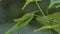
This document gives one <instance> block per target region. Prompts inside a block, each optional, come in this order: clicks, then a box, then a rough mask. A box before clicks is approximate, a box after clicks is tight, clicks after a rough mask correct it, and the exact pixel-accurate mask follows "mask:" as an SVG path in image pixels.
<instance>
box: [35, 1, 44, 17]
mask: <svg viewBox="0 0 60 34" xmlns="http://www.w3.org/2000/svg"><path fill="white" fill-rule="evenodd" d="M35 3H36V5H37V7H38V8H39V10H40V11H41V13H42V15H43V16H45V14H44V12H43V10H42V9H41V7H40V6H39V4H38V2H37V0H36V2H35Z"/></svg>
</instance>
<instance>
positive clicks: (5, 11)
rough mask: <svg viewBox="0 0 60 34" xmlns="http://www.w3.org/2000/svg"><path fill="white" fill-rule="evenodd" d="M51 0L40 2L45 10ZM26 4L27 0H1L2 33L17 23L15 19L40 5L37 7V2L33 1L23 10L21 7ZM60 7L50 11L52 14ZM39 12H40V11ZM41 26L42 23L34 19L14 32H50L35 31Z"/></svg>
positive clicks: (27, 33)
mask: <svg viewBox="0 0 60 34" xmlns="http://www.w3.org/2000/svg"><path fill="white" fill-rule="evenodd" d="M49 2H50V1H49V0H44V1H42V2H38V3H39V5H40V6H41V8H42V9H43V10H44V12H45V10H46V8H47V6H48V5H49ZM24 4H25V0H2V1H0V34H4V33H5V32H6V31H8V30H9V29H10V28H11V27H12V26H13V25H15V24H16V23H15V22H14V21H13V20H14V19H16V18H19V17H21V16H22V15H24V14H25V13H28V12H31V11H34V10H37V9H38V7H36V4H35V2H32V3H30V4H29V5H28V6H27V7H26V8H25V10H24V11H21V8H22V7H23V5H24ZM59 9H60V8H58V9H53V10H51V11H50V12H49V13H50V14H52V13H54V11H57V10H59ZM37 14H40V12H38V13H37ZM40 26H42V25H41V24H39V23H37V21H35V19H33V21H32V22H31V23H30V24H29V25H27V26H25V27H23V28H21V29H19V30H16V31H14V32H13V33H12V34H42V33H44V34H49V30H45V31H39V32H33V30H35V29H37V28H38V27H40ZM52 32H54V33H53V34H57V32H55V31H54V30H52Z"/></svg>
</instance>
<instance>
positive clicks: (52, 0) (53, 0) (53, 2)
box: [49, 0, 60, 9]
mask: <svg viewBox="0 0 60 34" xmlns="http://www.w3.org/2000/svg"><path fill="white" fill-rule="evenodd" d="M57 4H58V5H57ZM59 5H60V0H50V5H49V9H50V8H58V7H57V6H59ZM59 7H60V6H59Z"/></svg>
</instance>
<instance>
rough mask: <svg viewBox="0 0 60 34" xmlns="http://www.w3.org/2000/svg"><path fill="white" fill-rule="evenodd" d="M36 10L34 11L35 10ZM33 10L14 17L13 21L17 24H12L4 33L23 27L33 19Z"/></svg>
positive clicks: (8, 33) (9, 33)
mask: <svg viewBox="0 0 60 34" xmlns="http://www.w3.org/2000/svg"><path fill="white" fill-rule="evenodd" d="M35 12H36V11H35ZM35 12H31V13H27V14H25V15H24V16H23V17H21V18H19V19H16V20H15V21H17V24H16V25H14V26H13V27H12V28H11V29H10V30H9V31H7V32H6V33H5V34H11V33H12V32H13V31H15V30H17V29H19V28H22V27H24V26H25V25H27V24H29V23H30V21H31V20H32V19H33V16H34V13H35Z"/></svg>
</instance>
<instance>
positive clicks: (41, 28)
mask: <svg viewBox="0 0 60 34" xmlns="http://www.w3.org/2000/svg"><path fill="white" fill-rule="evenodd" d="M59 26H60V24H55V25H51V26H50V25H47V26H42V27H40V28H39V29H37V30H34V32H37V31H39V30H47V29H53V28H57V27H59Z"/></svg>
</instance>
